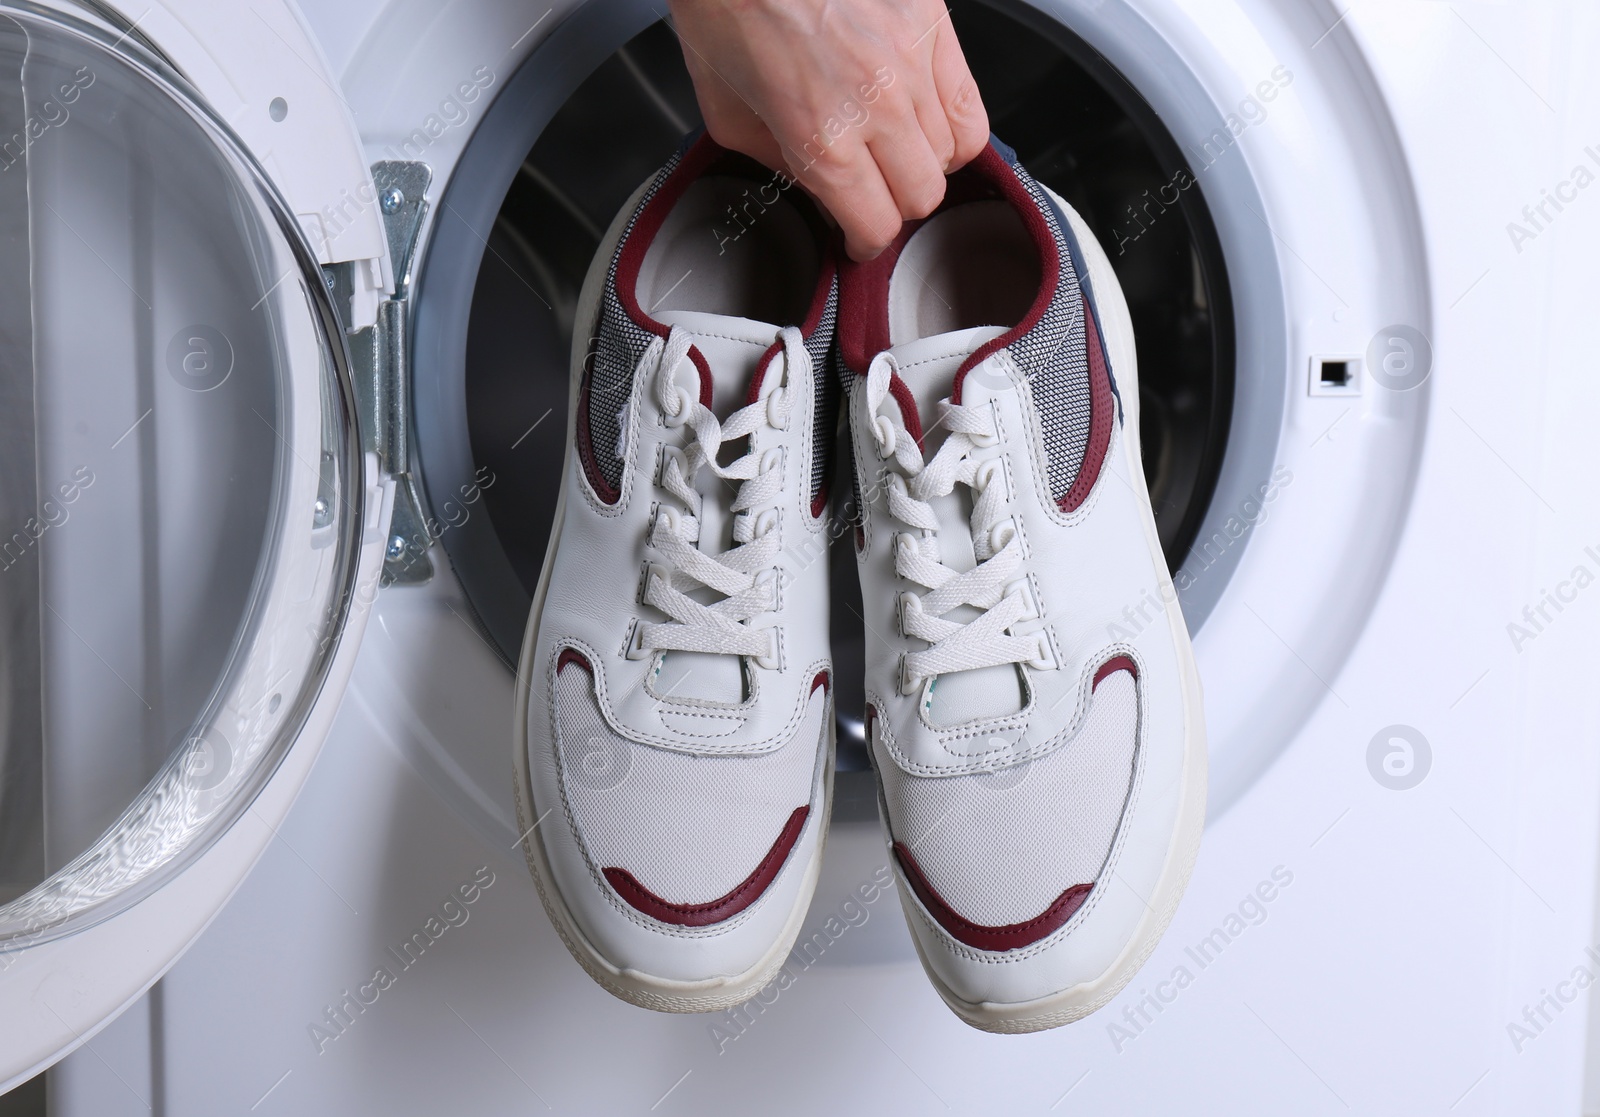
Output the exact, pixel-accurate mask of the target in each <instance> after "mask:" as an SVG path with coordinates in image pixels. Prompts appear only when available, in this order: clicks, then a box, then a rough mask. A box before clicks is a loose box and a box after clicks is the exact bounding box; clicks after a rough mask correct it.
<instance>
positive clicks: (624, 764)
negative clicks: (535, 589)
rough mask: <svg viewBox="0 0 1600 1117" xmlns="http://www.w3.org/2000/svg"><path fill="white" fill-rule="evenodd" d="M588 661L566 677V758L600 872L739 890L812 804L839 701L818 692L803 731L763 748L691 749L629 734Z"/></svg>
mask: <svg viewBox="0 0 1600 1117" xmlns="http://www.w3.org/2000/svg"><path fill="white" fill-rule="evenodd" d="M592 688H593V682H592V681H591V680H590V678H589V676H588V674H586V673H585V672H583V671H581V670H578V669H576V668H570V669H568V670H566V671H562V672H561V673H560V674H559V675H558V676H557V677H556V683H555V707H556V708H555V725H556V762H557V766H558V769H559V772H560V777H561V784H562V788H563V790H564V791H565V793H566V797H567V802H568V805H569V806H570V807H571V810H572V816H573V819H574V821H575V823H576V828H577V831H578V840H579V841H580V842H581V843H582V844H583V845H584V847H585V848H586V849H587V850H588V853H589V856H590V858H591V859H592V860H593V861H594V864H595V865H596V867H598V868H618V869H626V870H627V871H628V872H630V873H632V874H633V875H634V877H635V879H637V880H638V881H639V883H640V884H642V885H644V887H646V888H648V889H649V890H650V891H651V892H654V893H655V894H656V895H657V896H660V897H662V898H663V899H665V900H668V901H670V902H672V903H704V902H706V901H708V900H715V899H717V898H719V897H721V896H724V895H726V894H727V893H728V892H731V891H732V890H733V889H734V887H736V886H737V885H738V884H739V883H740V882H741V881H742V880H744V879H745V878H746V877H747V876H749V875H750V874H751V872H753V871H754V870H755V867H756V865H757V864H758V863H759V862H760V861H761V859H762V858H763V857H765V856H766V854H767V851H768V850H770V849H771V848H772V843H773V842H775V841H776V840H777V838H778V835H779V833H780V832H781V831H782V830H783V826H784V823H786V822H787V821H788V820H789V815H790V814H792V813H793V812H794V809H795V808H796V807H802V806H805V805H806V804H808V803H809V802H810V801H811V778H812V774H813V773H814V771H815V768H816V763H817V753H818V750H819V749H820V748H821V747H822V743H823V741H824V739H825V738H824V735H823V730H824V726H823V723H822V722H823V714H824V712H825V711H826V709H827V698H826V695H824V694H823V693H821V692H818V693H817V694H814V695H813V696H812V701H811V705H810V708H809V709H808V710H807V711H806V716H805V717H804V718H803V719H802V720H801V723H800V727H799V729H798V730H797V731H796V733H795V735H794V737H793V739H791V740H790V741H789V743H788V744H786V745H784V746H783V747H782V748H780V749H778V750H776V751H775V752H771V753H767V754H765V755H763V756H753V757H752V756H744V757H740V756H730V757H706V756H689V755H687V754H685V753H678V752H672V751H669V750H667V749H658V748H653V747H651V746H650V745H641V744H637V743H635V742H633V741H628V740H625V739H624V738H621V737H618V736H617V735H616V734H615V733H613V732H612V731H611V730H610V728H609V727H607V725H606V724H605V721H604V720H603V719H602V718H601V716H600V711H599V709H598V708H597V707H596V705H595V699H594V692H593V689H592Z"/></svg>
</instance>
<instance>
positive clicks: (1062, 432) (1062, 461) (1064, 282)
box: [1007, 166, 1092, 501]
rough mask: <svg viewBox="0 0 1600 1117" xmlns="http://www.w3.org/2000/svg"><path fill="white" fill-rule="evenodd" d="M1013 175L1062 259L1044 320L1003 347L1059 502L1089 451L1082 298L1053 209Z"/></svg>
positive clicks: (1027, 179) (1033, 186) (1020, 173)
mask: <svg viewBox="0 0 1600 1117" xmlns="http://www.w3.org/2000/svg"><path fill="white" fill-rule="evenodd" d="M1015 170H1016V173H1017V178H1018V179H1019V180H1020V181H1021V183H1022V185H1023V186H1024V187H1025V188H1026V189H1027V191H1028V193H1029V194H1030V195H1031V196H1032V197H1033V200H1034V204H1035V205H1037V206H1038V207H1039V212H1040V213H1042V214H1043V215H1044V218H1045V221H1046V222H1047V223H1048V224H1049V226H1050V230H1051V233H1052V235H1053V237H1054V239H1055V242H1056V246H1057V249H1058V251H1059V254H1060V258H1061V277H1060V281H1059V282H1058V283H1057V284H1056V290H1055V294H1054V295H1053V296H1052V297H1051V299H1050V305H1049V306H1048V307H1047V308H1046V310H1045V313H1044V316H1043V317H1042V318H1041V319H1040V320H1039V322H1038V323H1037V324H1036V325H1035V326H1034V327H1033V329H1031V330H1029V331H1028V332H1027V333H1025V334H1024V335H1022V337H1020V338H1018V339H1017V340H1016V341H1014V342H1012V343H1011V345H1010V346H1008V347H1007V348H1008V350H1009V351H1010V353H1011V357H1012V359H1013V360H1014V361H1016V363H1017V367H1018V368H1019V369H1021V370H1022V373H1023V375H1025V376H1027V377H1028V379H1029V381H1030V383H1031V386H1032V389H1033V399H1034V403H1035V404H1036V405H1037V407H1038V410H1039V423H1040V427H1041V429H1042V430H1043V432H1044V450H1045V460H1046V463H1047V472H1048V475H1049V478H1050V493H1051V495H1052V496H1053V497H1054V498H1055V499H1056V500H1058V501H1059V500H1060V499H1061V498H1062V497H1064V496H1066V495H1067V493H1068V492H1069V491H1070V490H1071V489H1072V483H1073V481H1075V480H1076V479H1077V476H1078V470H1079V468H1080V467H1081V466H1082V465H1083V455H1084V451H1085V450H1086V449H1087V447H1088V445H1089V427H1090V418H1091V399H1092V387H1091V385H1090V383H1089V347H1088V334H1087V330H1086V324H1085V322H1084V314H1083V294H1082V291H1081V289H1080V287H1079V284H1078V274H1077V272H1076V271H1075V270H1074V269H1073V266H1072V256H1071V253H1070V252H1069V251H1068V249H1067V239H1066V237H1065V236H1064V235H1063V234H1062V231H1061V225H1060V222H1059V221H1058V220H1057V219H1056V214H1055V210H1054V208H1053V207H1052V206H1051V204H1050V201H1049V199H1048V198H1047V197H1046V196H1045V193H1044V190H1043V188H1042V187H1040V185H1039V184H1038V183H1037V182H1035V181H1034V179H1033V177H1032V176H1031V175H1029V174H1028V172H1027V171H1025V170H1023V169H1022V167H1020V166H1018V167H1016V168H1015Z"/></svg>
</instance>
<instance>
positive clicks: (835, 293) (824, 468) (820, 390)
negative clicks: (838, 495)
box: [806, 276, 839, 504]
mask: <svg viewBox="0 0 1600 1117" xmlns="http://www.w3.org/2000/svg"><path fill="white" fill-rule="evenodd" d="M838 315H839V279H838V277H837V276H835V277H834V280H833V286H832V288H831V289H830V290H829V291H828V302H827V304H826V305H825V306H824V307H823V309H822V319H821V320H820V321H819V322H818V323H817V328H816V329H815V330H813V331H812V332H811V336H810V337H808V338H806V352H807V353H808V354H810V356H811V371H812V380H813V381H814V382H815V385H814V386H815V392H816V421H815V422H813V423H812V436H811V438H812V450H811V501H812V503H813V504H815V503H816V500H817V497H818V495H820V494H821V493H822V492H823V491H824V490H825V489H827V487H828V474H829V472H830V471H831V468H832V463H833V439H834V429H835V427H837V426H838V416H839V410H838V409H839V381H838V379H837V374H836V373H835V372H834V368H833V357H834V353H835V351H836V347H835V346H834V344H833V334H834V322H835V321H836V320H837V318H838Z"/></svg>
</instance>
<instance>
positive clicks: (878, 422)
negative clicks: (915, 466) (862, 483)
mask: <svg viewBox="0 0 1600 1117" xmlns="http://www.w3.org/2000/svg"><path fill="white" fill-rule="evenodd" d="M872 438H873V441H874V442H876V443H877V444H878V457H879V459H880V460H883V461H887V460H888V459H889V458H892V457H894V449H895V432H894V424H893V423H891V422H889V419H888V417H887V416H884V415H878V416H875V417H874V418H873V420H872Z"/></svg>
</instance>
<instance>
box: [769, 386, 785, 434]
mask: <svg viewBox="0 0 1600 1117" xmlns="http://www.w3.org/2000/svg"><path fill="white" fill-rule="evenodd" d="M788 412H789V387H788V385H786V384H785V385H780V386H778V387H776V388H774V389H773V390H772V394H771V395H769V396H768V397H767V426H769V427H771V428H772V429H773V430H778V431H786V430H788V429H789V414H788Z"/></svg>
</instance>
